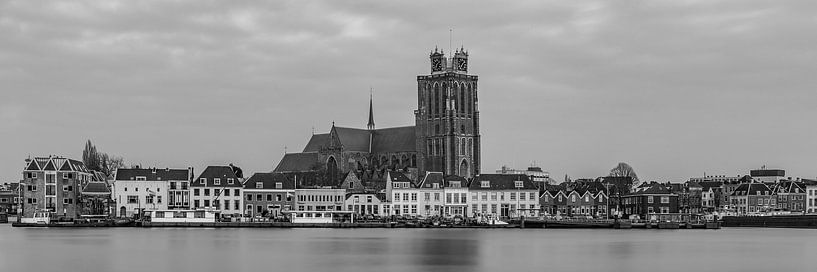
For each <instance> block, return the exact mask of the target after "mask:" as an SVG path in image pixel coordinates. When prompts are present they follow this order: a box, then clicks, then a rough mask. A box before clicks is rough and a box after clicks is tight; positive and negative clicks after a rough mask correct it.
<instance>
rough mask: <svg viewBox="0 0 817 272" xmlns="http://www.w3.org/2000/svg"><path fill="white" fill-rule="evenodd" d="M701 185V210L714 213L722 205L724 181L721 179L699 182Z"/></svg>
mask: <svg viewBox="0 0 817 272" xmlns="http://www.w3.org/2000/svg"><path fill="white" fill-rule="evenodd" d="M697 183H698V185H700V186H701V212H702V213H713V212H715V211H717V210H718V208H719V207H720V206H721V201H722V200H721V194H722V192H723V190H722V189H723V188H722V186H723V183H722V182H720V181H701V182H697Z"/></svg>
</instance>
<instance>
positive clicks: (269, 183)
mask: <svg viewBox="0 0 817 272" xmlns="http://www.w3.org/2000/svg"><path fill="white" fill-rule="evenodd" d="M278 182H280V183H281V188H275V184H276V183H278ZM258 183H261V184H262V189H288V190H289V189H295V180H292V179H289V178H287V176H285V175H283V174H279V173H255V174H253V175H252V177H250V179H248V180H247V182H245V183H244V189H258V185H257V184H258Z"/></svg>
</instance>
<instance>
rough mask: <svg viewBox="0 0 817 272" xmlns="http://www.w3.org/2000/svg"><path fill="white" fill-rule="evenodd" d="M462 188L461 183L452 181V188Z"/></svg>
mask: <svg viewBox="0 0 817 272" xmlns="http://www.w3.org/2000/svg"><path fill="white" fill-rule="evenodd" d="M460 186H461V185H460V182H459V181H452V182H451V188H460Z"/></svg>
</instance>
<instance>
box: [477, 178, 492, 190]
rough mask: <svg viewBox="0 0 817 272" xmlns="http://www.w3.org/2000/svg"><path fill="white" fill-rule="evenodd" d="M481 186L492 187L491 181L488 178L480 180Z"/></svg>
mask: <svg viewBox="0 0 817 272" xmlns="http://www.w3.org/2000/svg"><path fill="white" fill-rule="evenodd" d="M479 187H482V188H488V187H491V182H490V181H487V180H483V181H480V182H479Z"/></svg>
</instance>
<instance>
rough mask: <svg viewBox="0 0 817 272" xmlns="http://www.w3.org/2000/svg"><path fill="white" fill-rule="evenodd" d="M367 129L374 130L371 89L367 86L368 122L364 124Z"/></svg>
mask: <svg viewBox="0 0 817 272" xmlns="http://www.w3.org/2000/svg"><path fill="white" fill-rule="evenodd" d="M366 127H368V128H369V130H374V109H372V89H371V88H369V124H367V125H366Z"/></svg>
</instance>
